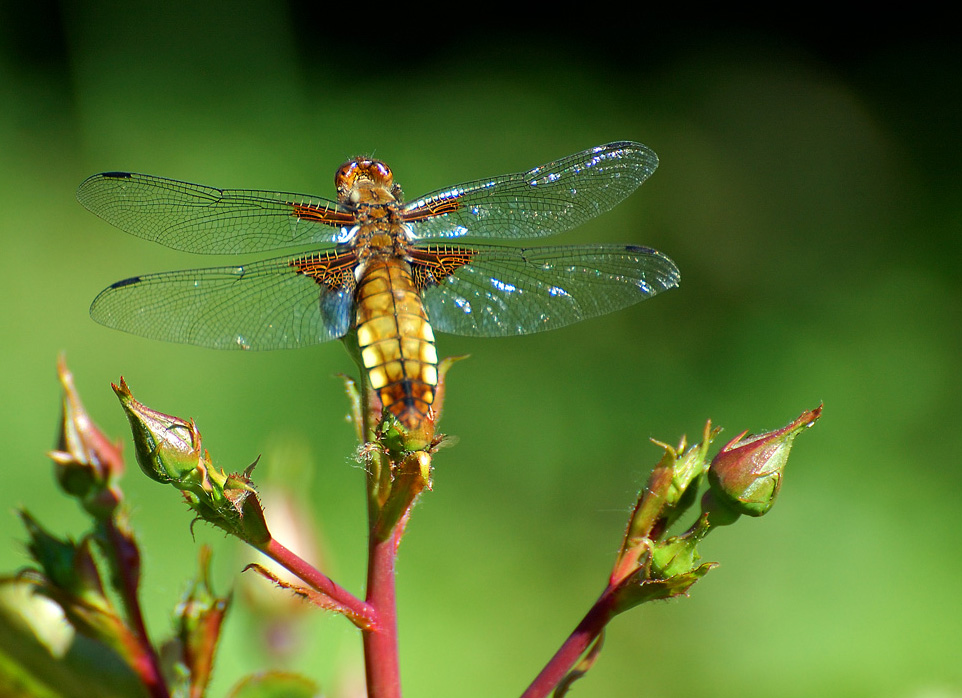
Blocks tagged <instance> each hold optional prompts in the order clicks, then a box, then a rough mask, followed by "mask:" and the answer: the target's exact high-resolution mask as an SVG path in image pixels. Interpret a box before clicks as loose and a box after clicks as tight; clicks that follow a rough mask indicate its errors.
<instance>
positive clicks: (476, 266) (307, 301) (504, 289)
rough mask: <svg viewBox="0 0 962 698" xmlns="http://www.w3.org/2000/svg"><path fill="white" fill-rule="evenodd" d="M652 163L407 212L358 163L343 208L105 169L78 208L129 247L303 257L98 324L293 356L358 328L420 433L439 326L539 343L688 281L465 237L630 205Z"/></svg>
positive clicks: (629, 162)
mask: <svg viewBox="0 0 962 698" xmlns="http://www.w3.org/2000/svg"><path fill="white" fill-rule="evenodd" d="M657 166H658V158H657V156H656V155H655V154H654V153H653V152H652V151H651V150H649V149H648V148H647V147H645V146H644V145H641V144H640V143H631V142H619V143H609V144H608V145H603V146H599V147H597V148H591V149H589V150H585V151H583V152H580V153H576V154H574V155H570V156H568V157H565V158H562V159H560V160H556V161H555V162H550V163H548V164H546V165H541V166H539V167H535V168H534V169H532V170H528V171H527V172H520V173H517V174H508V175H502V176H500V177H491V178H489V179H480V180H476V181H473V182H467V183H465V184H458V185H455V186H451V187H446V188H444V189H439V190H437V191H435V192H432V193H430V194H426V195H424V196H422V197H419V198H416V199H414V200H412V201H409V202H407V203H405V202H404V200H403V198H402V195H401V189H400V187H399V186H398V185H397V184H395V183H394V179H393V175H392V173H391V170H390V169H389V168H388V166H387V165H385V164H384V163H383V162H381V161H379V160H374V159H371V158H364V157H358V158H354V159H352V160H349V161H348V162H347V163H345V164H344V165H342V166H341V167H340V168H339V169H338V170H337V173H336V175H335V177H334V182H335V185H336V187H337V199H336V200H333V201H332V200H330V199H325V198H321V197H318V196H309V195H302V194H287V193H282V192H272V191H247V190H240V189H215V188H213V187H207V186H202V185H198V184H188V183H186V182H178V181H174V180H170V179H163V178H161V177H153V176H150V175H142V174H133V173H130V172H105V173H103V174H98V175H94V176H93V177H90V178H89V179H87V180H86V181H85V182H84V183H83V184H81V185H80V188H79V190H78V191H77V198H78V199H79V200H80V203H81V204H83V205H84V206H85V207H86V208H88V209H89V210H90V211H92V212H93V213H95V214H97V215H98V216H100V217H101V218H103V219H104V220H105V221H107V222H108V223H111V224H113V225H115V226H117V227H118V228H120V229H121V230H124V231H125V232H128V233H130V234H132V235H136V236H138V237H141V238H144V239H146V240H151V241H153V242H158V243H160V244H162V245H166V246H167V247H172V248H174V249H177V250H183V251H185V252H195V253H200V254H242V253H251V252H262V251H265V250H277V249H282V248H295V247H304V248H308V250H307V251H305V252H301V253H297V254H292V255H289V256H285V257H277V258H274V259H267V260H262V261H256V262H251V263H250V264H238V265H235V266H222V267H214V268H209V269H191V270H188V271H174V272H165V273H159V274H148V275H144V276H134V277H131V278H129V279H124V280H123V281H118V282H117V283H115V284H113V285H112V286H110V287H109V288H107V289H105V290H104V291H103V292H101V293H100V295H98V296H97V298H96V299H95V300H94V302H93V305H92V306H91V309H90V313H91V315H92V316H93V318H94V319H95V320H96V321H98V322H100V323H102V324H104V325H107V326H108V327H114V328H117V329H120V330H124V331H126V332H132V333H134V334H138V335H142V336H144V337H150V338H153V339H163V340H167V341H171V342H184V343H188V344H197V345H200V346H204V347H212V348H214V349H252V350H253V349H257V350H262V349H284V348H292V347H300V346H305V345H309V344H316V343H319V342H326V341H328V340H331V339H337V338H340V337H344V336H345V335H348V334H349V333H351V332H355V333H356V345H357V347H356V350H357V351H358V353H359V355H360V357H361V360H362V362H363V365H364V367H365V369H366V371H367V373H368V378H369V382H370V385H371V387H372V388H373V389H374V390H375V391H376V393H377V395H378V397H379V398H380V400H381V403H382V406H383V408H384V409H388V410H390V411H391V412H392V413H393V414H394V415H395V416H396V417H397V418H398V419H399V420H400V421H401V423H403V424H404V425H405V426H407V427H408V428H409V429H415V428H417V427H418V426H420V425H421V424H422V423H423V422H424V420H425V419H426V418H428V417H429V415H431V413H432V404H433V403H434V399H435V394H436V392H437V386H438V371H437V364H438V359H437V353H436V351H435V347H434V331H438V332H449V333H452V334H458V335H467V336H476V337H503V336H508V335H521V334H528V333H532V332H541V331H542V330H550V329H555V328H558V327H563V326H564V325H569V324H571V323H573V322H577V321H579V320H584V319H585V318H589V317H593V316H596V315H601V314H604V313H608V312H611V311H614V310H617V309H620V308H624V307H626V306H629V305H631V304H633V303H637V302H638V301H642V300H645V299H646V298H650V297H651V296H654V295H655V294H657V293H660V292H661V291H664V290H667V289H670V288H674V287H675V286H677V285H678V283H679V280H680V275H679V272H678V268H677V267H676V266H675V264H674V262H672V261H671V260H670V259H669V258H668V257H666V256H665V255H663V254H661V253H660V252H658V251H656V250H653V249H651V248H648V247H639V246H636V245H582V246H566V247H558V246H555V247H533V248H521V247H507V246H502V245H491V244H475V243H474V242H467V241H466V240H467V239H468V238H477V239H481V240H489V239H493V240H517V239H522V238H536V237H544V236H547V235H554V234H556V233H560V232H562V231H564V230H568V229H569V228H572V227H574V226H576V225H579V224H580V223H584V222H585V221H587V220H589V219H591V218H593V217H595V216H597V215H598V214H600V213H603V212H604V211H607V210H608V209H610V208H612V207H613V206H615V205H616V204H617V203H619V202H620V201H622V200H623V199H624V198H625V197H627V196H628V195H629V194H631V193H632V192H633V191H634V190H635V189H636V188H638V186H639V185H641V183H642V182H644V181H645V179H647V178H648V177H649V176H650V175H651V173H652V172H653V171H654V170H655V168H656V167H657ZM432 328H433V329H432Z"/></svg>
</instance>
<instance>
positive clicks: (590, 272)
mask: <svg viewBox="0 0 962 698" xmlns="http://www.w3.org/2000/svg"><path fill="white" fill-rule="evenodd" d="M419 256H423V258H424V259H427V260H432V259H443V260H447V261H448V264H449V265H451V266H449V267H448V268H447V273H448V275H446V276H445V275H444V273H445V272H438V270H439V269H442V266H441V265H436V266H434V267H432V266H431V265H430V263H429V262H428V263H426V262H423V261H419V259H418V257H419ZM412 258H413V265H414V268H415V274H416V277H418V276H419V277H420V278H427V279H435V280H437V283H428V284H425V286H424V290H423V292H422V295H423V299H424V305H425V308H426V309H427V311H428V319H429V320H430V321H431V325H432V326H433V327H434V329H435V330H438V331H440V332H449V333H451V334H459V335H467V336H476V337H504V336H510V335H520V334H529V333H532V332H541V331H544V330H551V329H556V328H558V327H564V326H565V325H570V324H571V323H574V322H578V321H580V320H584V319H586V318H590V317H594V316H596V315H604V314H605V313H610V312H612V311H615V310H619V309H621V308H624V307H627V306H629V305H632V304H634V303H638V302H639V301H643V300H645V299H647V298H651V297H652V296H654V295H656V294H658V293H661V292H662V291H666V290H668V289H671V288H675V287H676V286H678V284H679V282H680V280H681V275H680V273H679V271H678V267H677V266H675V263H674V262H672V261H671V260H670V259H669V258H668V257H666V256H665V255H663V254H662V253H660V252H658V251H657V250H653V249H651V248H648V247H637V246H633V245H628V246H626V245H591V246H576V247H536V248H531V249H520V248H510V247H496V246H481V245H478V246H474V245H472V246H470V247H455V246H443V247H442V246H437V247H435V246H419V247H418V249H417V250H416V252H415V255H414V256H413V257H412ZM450 260H459V261H458V262H454V263H452V262H451V261H450ZM455 264H460V266H457V268H456V269H454V270H453V271H451V268H453V266H454V265H455Z"/></svg>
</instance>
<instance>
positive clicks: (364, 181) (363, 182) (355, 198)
mask: <svg viewBox="0 0 962 698" xmlns="http://www.w3.org/2000/svg"><path fill="white" fill-rule="evenodd" d="M334 186H336V187H337V199H338V201H339V202H340V203H343V204H352V205H357V204H385V203H390V202H392V201H397V200H399V199H400V193H401V189H400V187H398V185H396V184H395V183H394V175H393V174H392V173H391V168H390V167H388V166H387V165H385V164H384V163H383V162H381V161H380V160H373V159H371V158H354V159H353V160H348V161H347V162H345V163H344V164H343V165H341V166H340V167H339V168H337V173H336V174H335V175H334Z"/></svg>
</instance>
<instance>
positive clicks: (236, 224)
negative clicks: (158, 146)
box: [77, 172, 354, 254]
mask: <svg viewBox="0 0 962 698" xmlns="http://www.w3.org/2000/svg"><path fill="white" fill-rule="evenodd" d="M77 199H78V200H79V201H80V203H81V204H83V205H84V206H85V207H86V208H87V209H89V210H90V211H91V212H92V213H95V214H96V215H98V216H100V217H101V218H103V219H104V220H105V221H107V222H108V223H110V224H112V225H115V226H117V227H118V228H120V229H121V230H123V231H125V232H128V233H130V234H131V235H136V236H137V237H141V238H144V239H145V240H151V241H153V242H159V243H160V244H162V245H166V246H167V247H171V248H173V249H175V250H184V251H185V252H198V253H203V254H235V253H245V252H261V251H265V250H276V249H280V248H285V247H294V246H301V245H308V244H313V243H320V242H332V241H336V240H337V239H338V236H339V234H340V232H341V228H342V227H343V226H350V225H352V224H353V221H354V218H353V216H352V215H351V214H350V213H349V212H347V211H344V210H342V209H341V207H339V206H338V204H337V203H335V202H333V201H329V200H327V199H323V198H320V197H312V196H307V195H304V194H287V193H284V192H272V191H246V190H242V189H215V188H214V187H207V186H204V185H201V184H190V183H188V182H178V181H176V180H173V179H164V178H163V177H154V176H152V175H142V174H134V173H131V172H105V173H102V174H98V175H94V176H93V177H90V178H89V179H87V180H86V181H85V182H84V183H83V184H81V185H80V188H79V189H78V190H77Z"/></svg>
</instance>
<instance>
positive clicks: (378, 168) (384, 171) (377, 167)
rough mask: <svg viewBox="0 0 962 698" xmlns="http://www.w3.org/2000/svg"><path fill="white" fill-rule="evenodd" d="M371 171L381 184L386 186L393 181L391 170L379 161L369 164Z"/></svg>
mask: <svg viewBox="0 0 962 698" xmlns="http://www.w3.org/2000/svg"><path fill="white" fill-rule="evenodd" d="M371 170H372V172H373V173H374V174H375V176H376V177H377V178H378V179H379V180H380V181H381V182H382V183H385V184H388V183H390V182H391V180H392V179H394V175H393V174H392V173H391V168H390V167H388V166H387V165H385V164H384V163H383V162H381V161H380V160H374V161H373V162H372V163H371ZM372 179H373V177H372Z"/></svg>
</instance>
